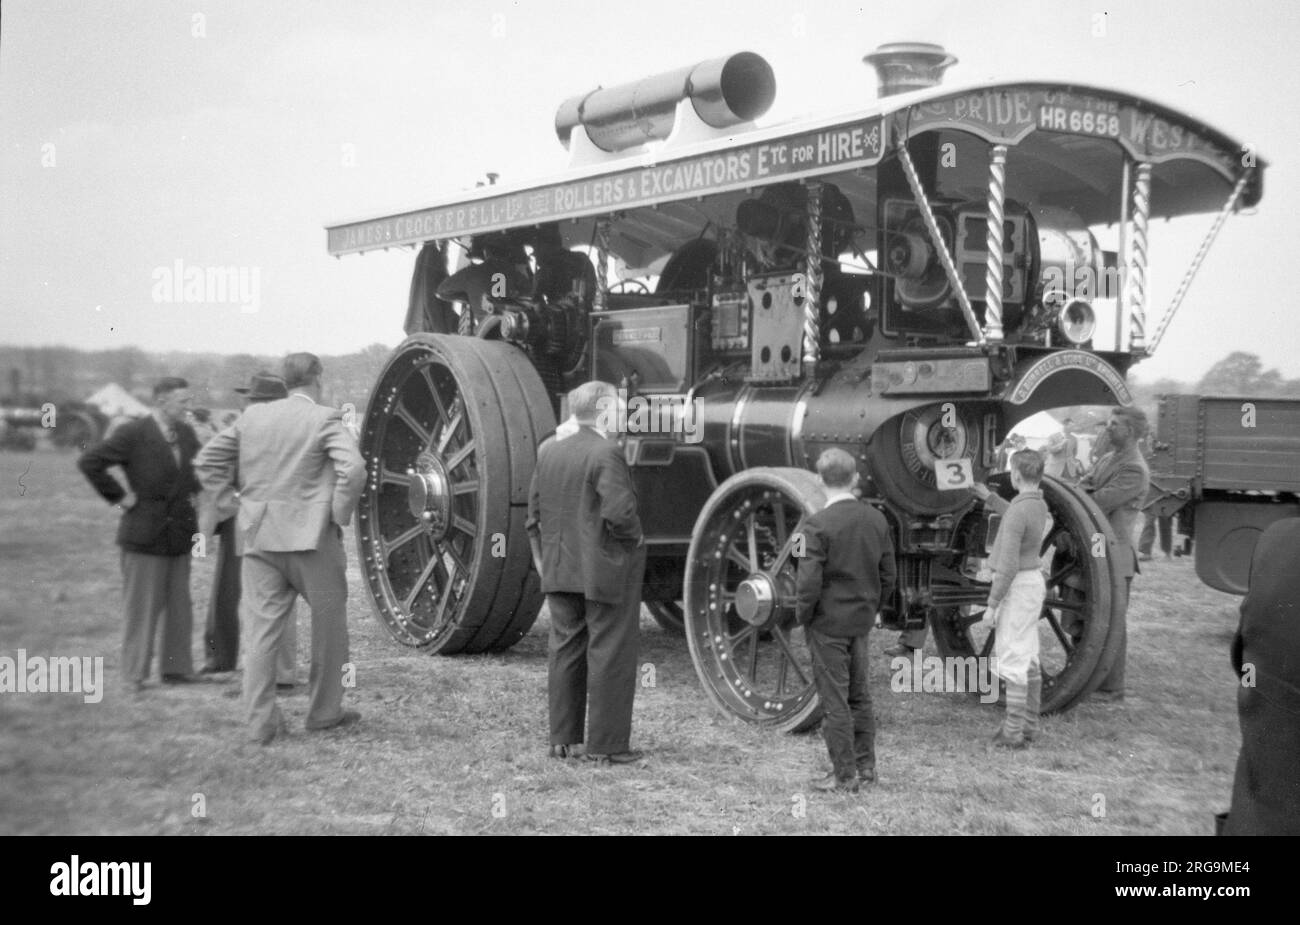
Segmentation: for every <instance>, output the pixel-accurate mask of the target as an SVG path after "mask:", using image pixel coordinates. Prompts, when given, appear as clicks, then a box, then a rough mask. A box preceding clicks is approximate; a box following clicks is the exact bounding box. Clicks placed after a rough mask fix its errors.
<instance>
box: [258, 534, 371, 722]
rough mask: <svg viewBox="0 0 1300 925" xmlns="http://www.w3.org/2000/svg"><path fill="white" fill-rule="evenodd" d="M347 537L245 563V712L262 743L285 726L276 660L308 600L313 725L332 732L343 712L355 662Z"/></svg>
mask: <svg viewBox="0 0 1300 925" xmlns="http://www.w3.org/2000/svg"><path fill="white" fill-rule="evenodd" d="M341 532H342V531H339V530H337V529H335V530H331V531H329V532H327V533H326V535H325V536H324V537H323V538H322V539H321V543H320V546H319V547H318V548H317V549H313V550H308V551H303V552H251V553H247V554H245V556H244V558H243V571H242V575H241V578H242V583H243V601H242V603H241V611H242V613H243V616H244V628H245V630H246V631H247V634H248V650H247V653H246V655H245V662H244V707H245V709H246V710H247V713H248V723H249V727H250V732H251V734H252V736H253V737H254V738H260V737H262V736H263V735H264V734H266V733H268V732H272V731H274V730H276V729H277V728H278V726H279V722H280V712H279V708H278V707H277V706H276V703H275V683H276V657H277V653H278V652H279V651H280V650H281V648H282V645H283V639H284V635H285V633H286V632H287V631H288V626H289V624H290V623H291V622H292V619H293V604H294V600H295V598H296V597H297V596H298V595H299V594H301V595H302V596H303V598H304V599H305V600H306V601H307V606H308V607H310V608H311V671H310V673H309V675H308V680H307V684H308V707H307V725H308V726H316V725H328V724H329V723H331V722H333V721H334V720H337V719H338V717H339V715H340V714H341V713H342V712H343V666H344V664H345V663H346V662H347V661H348V622H347V599H348V585H347V575H346V570H347V556H346V554H345V553H344V551H343V541H342V537H341Z"/></svg>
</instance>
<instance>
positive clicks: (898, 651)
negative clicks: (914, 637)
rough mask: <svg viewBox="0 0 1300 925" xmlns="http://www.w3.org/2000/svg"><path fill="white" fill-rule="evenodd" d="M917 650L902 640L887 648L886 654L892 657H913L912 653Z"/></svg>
mask: <svg viewBox="0 0 1300 925" xmlns="http://www.w3.org/2000/svg"><path fill="white" fill-rule="evenodd" d="M915 651H916V650H915V649H913V648H912V647H911V646H905V645H903V644H902V643H901V642H897V643H894V644H893V645H892V646H890V647H889V648H888V649H886V650H885V654H886V655H888V656H889V657H890V658H911V657H912V653H913V652H915Z"/></svg>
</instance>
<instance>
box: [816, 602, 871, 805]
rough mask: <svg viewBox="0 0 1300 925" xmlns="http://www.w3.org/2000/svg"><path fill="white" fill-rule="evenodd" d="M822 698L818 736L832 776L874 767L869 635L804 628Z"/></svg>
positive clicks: (850, 774)
mask: <svg viewBox="0 0 1300 925" xmlns="http://www.w3.org/2000/svg"><path fill="white" fill-rule="evenodd" d="M806 636H807V639H808V650H809V652H810V653H811V654H812V665H813V682H814V683H815V684H816V686H817V696H818V697H820V698H821V703H822V712H823V714H824V715H823V719H822V737H823V738H824V739H825V740H826V751H827V752H829V753H830V758H831V764H832V765H833V766H834V768H835V776H836V778H838V779H839V780H852V779H854V778H856V777H857V775H858V771H860V770H862V771H865V770H867V769H874V768H875V766H876V721H875V717H874V715H873V714H872V710H871V691H870V690H869V689H868V688H867V636H866V635H865V634H864V635H862V636H827V635H826V634H825V633H819V632H817V631H816V630H815V629H813V628H812V627H809V628H808V629H807V632H806Z"/></svg>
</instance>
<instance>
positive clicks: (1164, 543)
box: [1138, 514, 1174, 556]
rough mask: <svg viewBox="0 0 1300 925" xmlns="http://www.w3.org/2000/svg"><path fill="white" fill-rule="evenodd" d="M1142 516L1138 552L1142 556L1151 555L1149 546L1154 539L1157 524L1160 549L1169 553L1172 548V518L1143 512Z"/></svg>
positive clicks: (1153, 542)
mask: <svg viewBox="0 0 1300 925" xmlns="http://www.w3.org/2000/svg"><path fill="white" fill-rule="evenodd" d="M1143 517H1144V519H1143V522H1142V535H1141V536H1140V537H1138V553H1140V554H1141V555H1144V556H1149V555H1151V547H1152V546H1153V545H1154V544H1155V539H1156V527H1157V526H1159V528H1160V551H1161V552H1163V553H1164V554H1165V555H1166V556H1168V555H1170V554H1171V553H1172V552H1173V549H1174V519H1173V518H1172V517H1157V516H1156V515H1154V514H1145V515H1143Z"/></svg>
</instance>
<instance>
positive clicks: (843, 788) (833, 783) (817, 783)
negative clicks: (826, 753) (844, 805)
mask: <svg viewBox="0 0 1300 925" xmlns="http://www.w3.org/2000/svg"><path fill="white" fill-rule="evenodd" d="M808 786H809V787H811V788H812V789H813V790H816V791H818V792H819V793H857V792H858V778H857V777H849V778H839V777H836V776H835V773H834V772H833V771H832V772H831V773H830V774H827V775H826V776H825V777H818V778H816V779H815V780H811V781H809V782H808Z"/></svg>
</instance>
